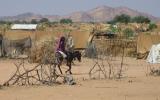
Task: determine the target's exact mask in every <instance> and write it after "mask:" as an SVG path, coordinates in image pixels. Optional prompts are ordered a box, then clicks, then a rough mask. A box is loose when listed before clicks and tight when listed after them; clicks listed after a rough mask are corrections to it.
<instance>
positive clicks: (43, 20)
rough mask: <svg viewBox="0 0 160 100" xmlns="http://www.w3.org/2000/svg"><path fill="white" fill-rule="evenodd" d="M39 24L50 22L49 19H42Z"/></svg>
mask: <svg viewBox="0 0 160 100" xmlns="http://www.w3.org/2000/svg"><path fill="white" fill-rule="evenodd" d="M39 22H40V23H46V22H49V20H48V19H47V18H42V19H41V20H40V21H39Z"/></svg>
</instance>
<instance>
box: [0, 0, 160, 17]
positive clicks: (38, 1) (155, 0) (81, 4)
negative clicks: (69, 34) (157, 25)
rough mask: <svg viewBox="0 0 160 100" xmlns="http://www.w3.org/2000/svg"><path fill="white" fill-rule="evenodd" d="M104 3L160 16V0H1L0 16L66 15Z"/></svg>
mask: <svg viewBox="0 0 160 100" xmlns="http://www.w3.org/2000/svg"><path fill="white" fill-rule="evenodd" d="M102 5H106V6H110V7H119V6H125V7H129V8H132V9H135V10H138V11H140V12H146V13H149V14H152V15H154V16H156V17H160V10H159V9H160V0H0V16H14V15H18V14H22V13H26V12H32V13H36V14H42V15H66V14H68V13H72V12H75V11H87V10H90V9H93V8H95V7H98V6H102Z"/></svg>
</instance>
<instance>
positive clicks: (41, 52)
mask: <svg viewBox="0 0 160 100" xmlns="http://www.w3.org/2000/svg"><path fill="white" fill-rule="evenodd" d="M54 47H55V46H54V42H53V41H45V42H43V43H41V44H40V45H38V46H35V47H34V48H32V50H31V55H30V62H32V63H43V64H48V63H53V59H54V51H55V50H54Z"/></svg>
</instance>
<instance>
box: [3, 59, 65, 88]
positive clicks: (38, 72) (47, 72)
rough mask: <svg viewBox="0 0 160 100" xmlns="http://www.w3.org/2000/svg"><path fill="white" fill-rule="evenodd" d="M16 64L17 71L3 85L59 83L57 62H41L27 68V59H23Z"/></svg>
mask: <svg viewBox="0 0 160 100" xmlns="http://www.w3.org/2000/svg"><path fill="white" fill-rule="evenodd" d="M14 64H15V66H16V71H15V73H14V74H13V75H12V76H11V77H10V78H9V80H7V81H6V82H5V83H4V84H3V86H10V85H43V84H44V85H52V84H55V83H57V78H58V77H63V76H62V75H60V74H58V71H57V69H56V67H55V64H47V65H45V64H42V63H39V64H37V65H35V66H34V67H32V68H30V69H29V68H26V66H25V65H27V64H25V60H24V59H22V60H21V61H20V62H18V63H14Z"/></svg>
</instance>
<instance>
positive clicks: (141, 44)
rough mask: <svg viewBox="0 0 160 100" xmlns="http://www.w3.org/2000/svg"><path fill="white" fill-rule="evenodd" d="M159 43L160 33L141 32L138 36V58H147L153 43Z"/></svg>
mask: <svg viewBox="0 0 160 100" xmlns="http://www.w3.org/2000/svg"><path fill="white" fill-rule="evenodd" d="M159 43H160V35H148V34H140V35H139V36H138V38H137V54H138V55H137V58H140V59H143V58H146V57H147V54H148V52H149V51H150V49H151V47H152V45H155V44H159Z"/></svg>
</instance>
